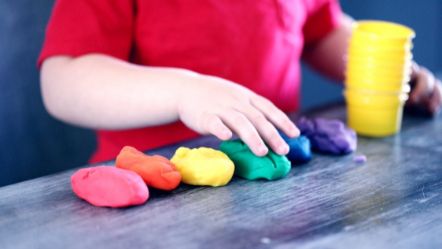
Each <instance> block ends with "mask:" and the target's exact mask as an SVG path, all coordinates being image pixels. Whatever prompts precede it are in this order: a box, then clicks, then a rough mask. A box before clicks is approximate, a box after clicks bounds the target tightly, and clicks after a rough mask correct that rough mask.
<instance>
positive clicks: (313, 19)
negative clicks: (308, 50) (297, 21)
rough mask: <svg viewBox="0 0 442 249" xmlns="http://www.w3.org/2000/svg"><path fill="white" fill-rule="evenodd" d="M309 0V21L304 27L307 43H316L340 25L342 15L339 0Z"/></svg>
mask: <svg viewBox="0 0 442 249" xmlns="http://www.w3.org/2000/svg"><path fill="white" fill-rule="evenodd" d="M307 2H309V4H308V6H307V9H308V11H307V12H308V13H307V14H308V16H307V21H306V23H305V24H304V27H303V33H304V40H305V43H306V44H307V45H308V44H311V43H315V42H317V41H319V40H321V39H322V38H324V37H325V36H327V34H329V33H330V32H331V31H333V30H334V29H335V28H337V27H338V26H339V23H340V18H341V16H342V11H341V7H340V5H339V2H338V1H337V0H312V1H307Z"/></svg>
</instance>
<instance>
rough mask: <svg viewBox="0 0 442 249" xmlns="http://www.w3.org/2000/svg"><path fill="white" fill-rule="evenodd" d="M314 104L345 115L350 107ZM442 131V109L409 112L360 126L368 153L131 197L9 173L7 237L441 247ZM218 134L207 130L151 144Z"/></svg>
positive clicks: (154, 243) (85, 243)
mask: <svg viewBox="0 0 442 249" xmlns="http://www.w3.org/2000/svg"><path fill="white" fill-rule="evenodd" d="M308 115H310V116H323V117H327V118H340V119H345V110H344V108H343V106H342V105H334V106H329V107H327V108H325V109H319V110H316V111H313V112H310V113H308ZM292 118H296V116H295V115H293V116H292ZM441 134H442V118H441V117H440V116H439V117H437V118H435V119H432V120H429V119H424V118H418V117H405V119H404V122H403V128H402V132H401V133H400V134H399V135H397V136H393V137H388V138H383V139H370V138H361V137H360V138H359V140H358V151H357V153H356V154H365V155H366V156H367V158H368V161H367V162H366V163H365V164H363V165H360V164H356V163H355V162H353V156H354V155H355V154H353V155H347V156H327V155H318V154H315V155H314V158H313V160H312V161H311V162H309V163H308V164H306V165H303V166H297V167H294V168H293V169H292V171H291V172H290V173H289V175H288V177H286V178H284V179H281V180H278V181H264V180H263V181H247V180H243V179H237V178H235V179H234V180H233V181H232V182H231V183H230V184H229V185H228V186H225V187H219V188H210V187H191V186H185V185H182V186H181V187H180V188H178V189H177V190H175V191H173V192H172V193H165V192H159V191H152V190H151V197H150V199H149V201H148V202H147V203H146V204H145V205H143V206H139V207H132V208H127V209H111V208H97V207H93V206H91V205H89V204H87V203H86V202H84V201H82V200H80V199H78V198H76V197H75V196H74V194H73V193H72V191H71V188H70V181H69V180H70V175H71V174H72V173H73V172H74V171H73V170H68V171H65V172H62V173H59V174H55V175H50V176H46V177H41V178H37V179H33V180H30V181H25V182H21V183H18V184H13V185H9V186H6V187H2V188H0V248H3V249H6V248H27V249H28V248H63V249H68V248H215V249H216V248H280V249H282V248H419V249H424V248H442V135H441ZM218 144H219V142H218V141H217V140H216V139H214V138H213V137H202V138H199V139H196V140H193V141H188V142H185V143H182V144H179V145H173V146H169V147H165V148H161V149H158V150H155V151H151V152H150V153H155V154H161V155H165V156H168V157H169V156H171V155H172V154H173V152H174V151H175V149H176V148H177V147H178V146H180V145H185V146H190V147H197V146H211V147H215V148H216V147H217V146H218ZM29 166H30V167H32V165H29Z"/></svg>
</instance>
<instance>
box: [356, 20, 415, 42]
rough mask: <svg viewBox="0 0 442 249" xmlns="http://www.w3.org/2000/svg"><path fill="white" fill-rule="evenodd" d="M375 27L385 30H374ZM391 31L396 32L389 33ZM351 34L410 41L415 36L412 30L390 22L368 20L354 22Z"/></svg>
mask: <svg viewBox="0 0 442 249" xmlns="http://www.w3.org/2000/svg"><path fill="white" fill-rule="evenodd" d="M377 27H381V28H382V29H384V28H385V30H381V29H378V30H375V29H376V28H377ZM392 30H394V31H397V32H391V31H392ZM387 31H389V32H387ZM353 32H358V33H360V34H366V35H367V36H368V37H375V38H376V37H384V38H385V39H392V40H398V39H400V40H403V39H412V38H414V37H415V36H416V33H415V32H414V30H413V29H411V28H410V27H407V26H405V25H402V24H399V23H395V22H390V21H382V20H370V19H368V20H360V21H356V22H354V23H353ZM398 33H399V34H398Z"/></svg>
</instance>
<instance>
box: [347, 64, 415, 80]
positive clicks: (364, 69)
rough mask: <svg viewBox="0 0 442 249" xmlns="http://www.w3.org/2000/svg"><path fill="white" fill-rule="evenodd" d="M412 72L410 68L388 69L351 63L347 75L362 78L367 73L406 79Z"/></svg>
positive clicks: (379, 76)
mask: <svg viewBox="0 0 442 249" xmlns="http://www.w3.org/2000/svg"><path fill="white" fill-rule="evenodd" d="M410 74H411V69H410V68H402V69H397V70H394V69H387V68H382V67H370V66H355V65H349V68H347V71H346V75H355V76H356V77H358V78H362V77H364V76H366V75H369V76H375V77H378V78H400V79H404V78H406V77H407V76H409V75H410Z"/></svg>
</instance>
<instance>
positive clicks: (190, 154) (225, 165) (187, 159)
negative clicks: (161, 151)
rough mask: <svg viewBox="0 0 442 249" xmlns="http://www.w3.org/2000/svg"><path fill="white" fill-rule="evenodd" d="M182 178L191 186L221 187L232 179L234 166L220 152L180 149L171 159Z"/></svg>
mask: <svg viewBox="0 0 442 249" xmlns="http://www.w3.org/2000/svg"><path fill="white" fill-rule="evenodd" d="M171 161H172V163H174V164H175V166H176V168H177V169H178V171H179V172H180V173H181V176H182V177H183V182H184V183H187V184H191V185H207V186H213V187H218V186H223V185H226V184H227V183H229V181H230V180H231V179H232V176H233V172H234V170H235V166H234V165H233V162H232V161H231V160H230V159H229V158H228V157H227V156H226V155H225V154H224V153H222V152H221V151H218V150H214V149H211V148H206V147H200V148H197V149H189V148H186V147H180V148H179V149H178V150H177V151H176V152H175V155H173V157H172V159H171Z"/></svg>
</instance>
